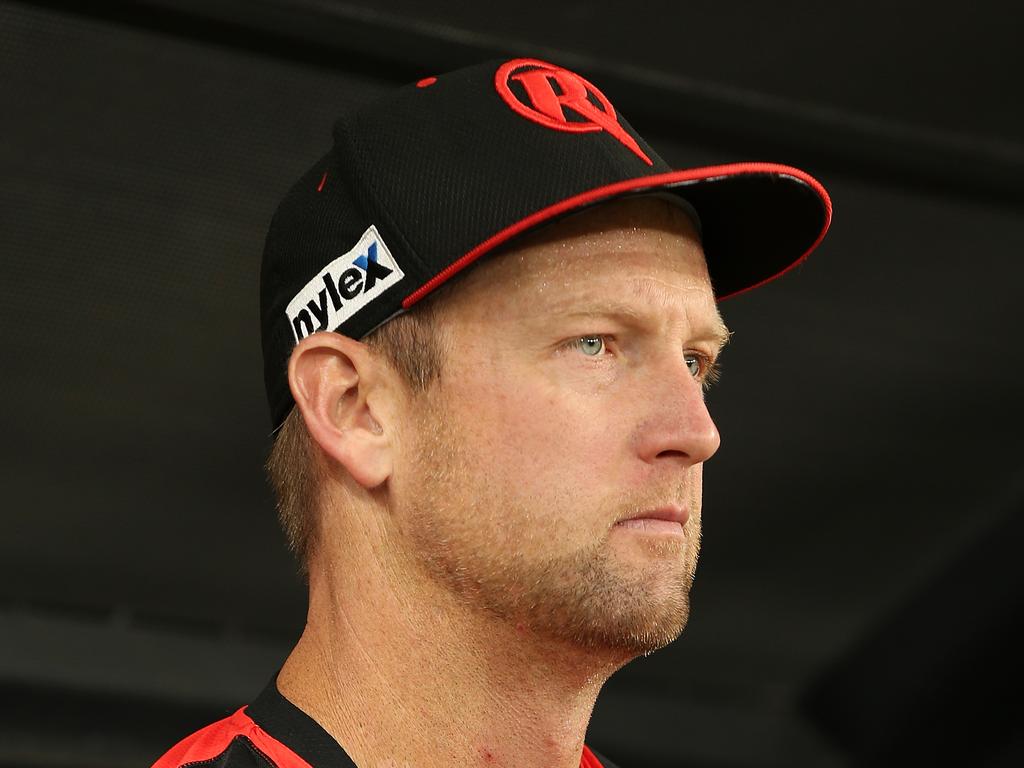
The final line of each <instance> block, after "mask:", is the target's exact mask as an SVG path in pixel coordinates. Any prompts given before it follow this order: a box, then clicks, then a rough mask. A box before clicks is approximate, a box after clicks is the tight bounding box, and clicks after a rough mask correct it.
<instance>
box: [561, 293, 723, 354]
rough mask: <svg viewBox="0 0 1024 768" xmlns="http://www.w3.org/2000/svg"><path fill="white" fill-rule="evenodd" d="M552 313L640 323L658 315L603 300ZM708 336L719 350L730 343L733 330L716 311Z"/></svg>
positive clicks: (653, 312)
mask: <svg viewBox="0 0 1024 768" xmlns="http://www.w3.org/2000/svg"><path fill="white" fill-rule="evenodd" d="M551 314H552V315H555V316H559V317H611V318H614V319H618V320H622V321H625V322H627V323H631V324H638V323H643V322H646V321H649V320H650V319H651V318H652V317H653V316H655V315H656V310H653V311H652V310H639V309H637V308H636V307H634V306H632V305H630V304H622V303H619V302H608V301H602V302H597V303H587V304H583V305H579V304H572V305H562V306H559V307H555V308H553V309H552V311H551ZM707 337H708V338H710V339H711V340H712V341H714V342H715V344H716V345H717V346H718V349H719V350H721V349H722V348H723V347H724V346H725V345H726V344H728V343H729V339H730V338H731V337H732V331H730V330H729V329H728V328H727V327H726V325H725V322H724V321H723V320H722V317H721V315H718V314H717V313H716V318H715V321H714V323H713V325H712V327H711V329H710V333H708V334H707Z"/></svg>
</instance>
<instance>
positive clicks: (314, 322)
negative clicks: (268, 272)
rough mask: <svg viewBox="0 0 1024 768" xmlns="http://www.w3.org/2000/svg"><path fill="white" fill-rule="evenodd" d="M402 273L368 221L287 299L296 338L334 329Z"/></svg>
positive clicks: (392, 283) (288, 312)
mask: <svg viewBox="0 0 1024 768" xmlns="http://www.w3.org/2000/svg"><path fill="white" fill-rule="evenodd" d="M404 277H405V273H404V272H402V269H401V267H399V266H398V262H396V261H395V257H394V256H392V255H391V251H389V250H388V247H387V246H386V245H384V241H383V240H381V239H380V234H379V233H378V232H377V228H376V227H375V226H373V225H372V224H371V225H370V227H369V229H367V230H366V231H365V232H363V236H362V237H360V238H359V242H358V243H356V244H355V246H354V247H353V248H352V250H350V251H349V252H348V253H346V254H343V255H342V256H339V257H338V258H336V259H335V260H334V261H332V262H331V263H330V264H328V265H327V266H326V267H324V268H323V269H322V270H321V271H320V274H319V275H317V276H316V277H314V278H313V279H312V280H310V281H309V282H308V283H306V285H305V287H304V288H303V289H302V290H301V291H299V292H298V293H297V294H295V298H293V299H292V300H291V301H290V302H288V307H287V309H286V310H285V311H286V312H287V314H288V322H289V323H290V324H291V326H292V334H293V335H294V336H295V341H301V340H302V339H304V338H305V337H306V336H309V335H310V334H311V333H315V332H317V331H324V330H330V331H333V330H334V329H335V328H337V327H338V326H339V325H341V324H342V323H343V322H345V321H346V320H348V319H349V318H350V317H352V315H354V314H355V313H356V312H358V311H359V310H360V309H362V308H363V307H365V306H366V305H367V304H369V303H370V302H371V301H373V300H374V299H375V298H377V297H378V296H380V294H382V293H383V292H384V291H385V290H387V289H388V288H390V287H391V286H392V285H394V284H395V283H397V282H398V281H399V280H401V279H402V278H404Z"/></svg>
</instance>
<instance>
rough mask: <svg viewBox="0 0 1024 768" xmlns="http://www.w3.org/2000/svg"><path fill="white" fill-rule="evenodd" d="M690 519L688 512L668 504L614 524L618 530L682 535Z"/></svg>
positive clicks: (683, 508)
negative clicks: (626, 529)
mask: <svg viewBox="0 0 1024 768" xmlns="http://www.w3.org/2000/svg"><path fill="white" fill-rule="evenodd" d="M689 518H690V513H689V510H687V509H686V508H685V507H680V506H678V505H675V504H668V505H665V506H663V507H658V508H657V509H650V510H647V511H644V512H640V513H638V514H636V515H634V516H633V517H629V518H626V519H624V520H620V521H619V522H618V523H616V525H617V526H619V527H620V528H633V529H637V530H642V531H648V532H650V533H655V532H667V533H682V532H683V526H684V525H686V521H687V520H688V519H689Z"/></svg>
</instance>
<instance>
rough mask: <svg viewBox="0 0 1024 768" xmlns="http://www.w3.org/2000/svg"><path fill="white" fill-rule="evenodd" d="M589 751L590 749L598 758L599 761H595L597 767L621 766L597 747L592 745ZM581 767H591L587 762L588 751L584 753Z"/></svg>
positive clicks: (616, 767) (611, 767)
mask: <svg viewBox="0 0 1024 768" xmlns="http://www.w3.org/2000/svg"><path fill="white" fill-rule="evenodd" d="M587 751H589V752H590V754H591V755H593V756H594V758H596V760H597V761H598V762H597V763H595V768H619V766H617V765H616V764H615V763H613V762H612V761H611V760H609V759H608V758H607V757H605V756H604V755H602V754H601V753H600V752H598V751H597V750H596V749H593V748H592V747H588V748H587ZM580 768H589V766H588V765H587V764H586V753H584V758H583V760H581V761H580Z"/></svg>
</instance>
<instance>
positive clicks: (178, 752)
mask: <svg viewBox="0 0 1024 768" xmlns="http://www.w3.org/2000/svg"><path fill="white" fill-rule="evenodd" d="M184 766H190V768H193V767H194V768H311V766H310V765H309V763H307V762H306V761H305V760H303V759H302V758H301V757H299V756H298V755H297V754H295V753H294V752H293V751H292V750H291V749H289V748H288V747H287V746H285V745H284V744H282V743H281V742H280V741H278V740H277V739H275V738H274V737H272V736H271V735H270V734H268V733H267V732H266V731H264V730H263V729H262V728H260V726H259V725H257V724H256V723H255V722H254V721H253V720H252V718H251V717H249V716H248V715H247V714H246V712H245V707H243V708H242V709H239V710H238V711H237V712H235V713H234V714H233V715H231V716H230V717H225V718H224V719H223V720H218V721H217V722H215V723H211V724H210V725H208V726H206V727H205V728H203V729H201V730H199V731H196V732H195V733H193V734H192V735H191V736H187V737H186V738H184V739H182V740H181V741H179V742H178V743H177V744H175V745H174V746H173V747H171V748H170V749H169V750H168V751H167V752H166V753H165V754H164V755H163V756H162V757H161V758H160V759H159V760H157V761H156V762H155V763H154V764H153V768H183V767H184Z"/></svg>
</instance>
